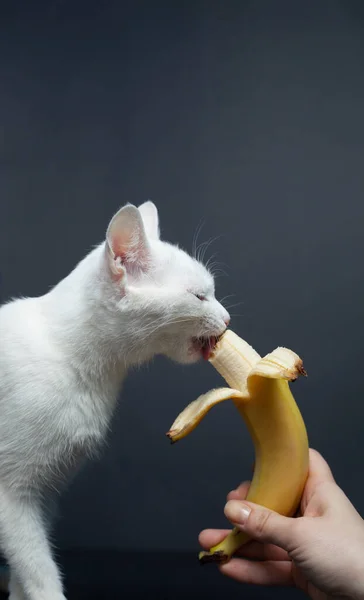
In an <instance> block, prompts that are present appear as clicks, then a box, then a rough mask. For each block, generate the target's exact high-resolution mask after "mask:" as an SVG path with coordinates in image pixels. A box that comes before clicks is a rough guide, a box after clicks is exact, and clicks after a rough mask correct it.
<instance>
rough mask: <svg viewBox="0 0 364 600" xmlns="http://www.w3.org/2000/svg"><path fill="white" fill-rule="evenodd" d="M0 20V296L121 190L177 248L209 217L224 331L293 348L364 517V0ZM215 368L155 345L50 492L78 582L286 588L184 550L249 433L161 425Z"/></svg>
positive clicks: (66, 266)
mask: <svg viewBox="0 0 364 600" xmlns="http://www.w3.org/2000/svg"><path fill="white" fill-rule="evenodd" d="M0 16H1V19H0V57H1V59H0V86H1V87H0V125H1V156H0V157H1V163H0V168H1V177H0V186H1V188H0V203H1V217H0V271H1V278H2V279H1V280H2V283H1V295H2V299H3V300H5V299H9V298H10V297H12V296H17V295H31V296H32V295H40V294H43V293H45V292H46V291H47V290H48V289H49V288H50V287H51V286H53V285H54V284H55V283H56V282H57V281H58V280H59V279H61V278H62V277H64V276H65V275H67V274H68V272H69V271H70V270H71V269H72V268H73V266H74V265H75V264H76V262H78V260H79V259H80V258H82V257H83V256H84V255H85V253H87V252H88V251H89V250H90V249H91V248H92V246H93V245H94V244H96V243H98V242H100V241H101V240H102V239H103V236H104V232H105V229H106V227H107V224H108V222H109V219H110V218H111V216H112V214H113V213H114V212H115V211H116V210H117V209H118V208H119V207H120V206H121V205H122V204H124V203H125V202H132V203H136V204H138V203H142V202H144V201H145V200H147V199H148V198H150V199H152V200H153V201H154V202H155V203H156V204H157V206H158V208H159V211H160V219H161V228H162V236H163V237H164V239H167V240H169V241H172V242H178V243H179V244H180V245H182V246H183V247H185V248H186V249H188V250H191V249H192V240H193V236H194V234H195V232H196V229H197V227H198V225H199V224H200V222H201V221H203V222H204V226H203V229H202V232H201V234H200V236H199V241H200V242H202V241H205V240H207V239H209V238H211V237H215V236H221V237H219V238H218V239H217V240H216V241H215V242H214V243H213V244H212V246H211V248H210V249H209V251H208V256H209V255H210V254H211V253H215V252H217V258H218V260H221V261H222V262H223V263H224V265H225V267H224V268H225V270H226V271H227V276H223V277H222V278H219V279H218V284H217V292H218V296H220V297H221V296H225V295H227V294H234V296H233V297H232V298H231V299H230V300H229V302H230V301H231V302H230V303H231V304H235V303H236V302H239V303H241V304H240V305H239V306H236V307H234V308H232V309H231V313H232V314H233V315H235V316H234V317H233V320H232V323H231V327H232V328H233V329H234V330H235V331H236V332H237V333H238V334H239V335H241V336H243V337H244V338H245V339H246V340H247V341H249V342H250V343H251V344H252V345H253V346H254V347H255V348H256V349H257V350H258V351H259V352H260V353H261V354H264V353H267V352H269V351H271V350H272V349H273V348H275V347H276V346H278V345H285V346H288V347H290V348H292V349H293V350H295V351H296V352H297V353H298V354H300V355H301V356H302V357H303V359H304V362H305V366H306V369H307V370H308V373H309V377H308V379H307V380H301V381H300V382H299V383H296V384H295V388H294V392H295V397H296V399H297V401H298V403H299V406H300V408H301V410H302V413H303V416H304V418H305V420H306V424H307V428H308V432H309V437H310V443H311V445H312V446H313V447H315V448H317V449H318V450H320V451H321V452H322V453H323V455H324V456H325V457H326V459H327V460H328V461H329V463H330V465H331V467H332V469H333V471H334V474H335V476H336V478H337V481H338V482H339V484H340V485H341V486H342V487H343V488H344V490H345V491H346V493H347V494H348V495H349V496H350V498H351V499H352V501H353V502H354V504H355V505H356V506H357V508H358V509H359V510H360V511H361V513H362V514H364V493H363V477H362V475H363V458H364V441H363V434H362V431H363V427H362V423H363V418H364V403H363V397H364V389H363V388H364V386H363V378H362V371H363V366H362V356H363V352H362V323H363V317H364V314H363V312H364V302H363V292H364V284H363V274H362V272H363V266H362V264H363V250H364V241H363V233H362V232H363V224H364V199H363V192H364V168H363V150H364V118H363V106H364V83H363V73H364V37H363V34H364V5H363V3H362V2H361V1H360V0H358V1H350V0H342V1H339V0H327V1H309V0H302V1H298V0H296V1H295V2H292V1H290V0H286V1H283V0H277V1H275V2H273V1H266V2H264V1H260V0H256V1H244V0H240V1H233V0H230V1H223V0H221V1H213V0H210V1H207V0H206V1H202V0H193V1H192V0H191V1H186V2H181V1H175V2H168V1H145V2H141V1H138V0H135V1H133V2H126V1H124V2H123V1H117V0H104V1H100V2H96V1H90V0H89V1H80V0H75V1H73V2H72V1H71V0H63V1H62V0H58V1H56V0H54V1H51V0H49V1H48V2H46V1H43V2H42V1H38V2H35V1H32V2H24V3H22V2H19V1H14V2H10V1H8V2H2V3H1V9H0ZM218 383H220V379H219V377H218V376H217V375H216V373H215V372H214V371H213V370H212V369H211V368H209V367H208V365H206V364H199V365H197V366H193V367H179V366H175V365H173V364H171V363H169V362H168V363H167V361H165V360H163V359H159V360H157V361H155V362H154V363H153V364H152V365H150V366H148V367H146V368H144V369H143V370H142V371H141V372H138V373H134V374H133V375H131V376H130V377H129V379H128V381H127V384H126V386H125V390H124V393H123V399H122V401H121V402H120V405H119V409H118V413H117V415H116V417H115V420H114V425H113V432H112V435H111V437H110V439H109V444H108V448H107V449H106V450H105V452H104V454H103V457H102V459H101V460H100V461H99V462H97V463H93V464H89V465H88V467H87V468H86V469H85V470H84V471H83V473H82V474H81V475H80V476H79V477H78V479H77V480H76V482H75V483H74V484H73V485H72V487H71V488H70V490H69V491H68V492H67V493H66V494H65V495H64V496H63V499H62V505H61V509H62V519H61V521H60V524H59V526H58V529H57V535H56V544H57V546H58V547H59V548H60V549H61V550H62V551H63V552H64V553H65V556H66V557H67V558H65V561H66V562H65V564H66V577H69V578H70V581H71V583H70V586H71V587H70V589H71V592H70V598H71V594H72V593H73V594H74V595H73V596H72V597H76V594H79V595H77V597H81V596H82V594H84V595H83V596H82V597H85V598H86V597H87V598H91V597H96V590H98V589H101V587H102V586H105V587H104V590H103V593H102V594H101V596H102V597H106V596H109V597H114V596H113V594H115V597H118V592H119V591H120V590H123V593H125V592H126V597H132V595H133V594H136V595H138V594H139V592H140V593H146V594H148V595H149V597H152V598H154V597H155V598H159V599H161V598H175V597H182V594H185V593H186V592H187V591H188V593H189V594H190V595H191V594H193V591H194V590H197V589H198V590H199V592H198V596H199V597H200V598H202V597H208V596H209V597H215V596H214V594H216V597H217V595H219V594H220V595H221V593H222V594H223V595H224V597H225V598H228V597H229V598H230V597H231V598H238V597H240V596H243V595H244V594H245V595H246V596H247V597H256V598H262V597H266V598H273V597H277V598H278V597H281V598H283V597H289V598H293V597H296V594H295V593H294V592H293V591H292V590H288V591H287V594H285V593H284V592H283V591H282V590H261V589H256V588H252V589H250V588H248V589H246V588H244V587H242V586H238V585H235V584H233V583H231V582H230V581H228V580H227V579H225V578H223V577H222V576H220V575H219V574H218V573H217V571H216V569H215V568H211V569H210V568H208V567H206V568H204V569H201V568H200V567H199V566H198V564H197V559H196V553H197V552H198V550H199V548H198V543H197V536H198V533H199V531H200V530H201V529H202V528H204V527H206V526H207V527H209V526H218V527H219V526H225V524H226V521H225V519H224V516H223V505H224V502H225V495H226V493H227V492H228V491H229V490H230V489H232V488H233V487H234V486H236V485H237V484H238V483H239V482H240V481H241V480H242V479H245V478H247V477H249V476H250V474H251V464H252V461H253V447H252V444H251V441H250V439H249V437H248V434H247V432H246V431H245V429H244V426H243V425H242V423H241V422H240V420H239V418H237V416H236V411H235V410H234V407H233V406H232V405H229V404H224V405H221V406H220V407H216V408H215V409H214V410H213V411H212V412H211V414H210V415H209V417H208V418H207V419H206V420H205V421H204V422H203V424H202V425H201V426H200V427H199V429H198V431H196V432H195V433H194V434H193V435H191V437H190V438H188V439H186V440H185V441H184V442H181V443H180V444H178V445H176V446H173V447H172V446H170V445H169V443H168V442H167V439H166V437H165V432H166V431H167V429H168V428H169V426H170V425H171V423H172V422H173V420H174V418H175V417H176V415H177V414H178V412H179V411H180V410H182V408H183V407H184V406H185V405H186V404H187V403H188V402H189V401H191V400H192V399H194V398H195V397H196V396H197V395H198V394H200V393H201V392H203V391H206V390H208V389H210V388H211V387H213V385H215V384H218ZM71 549H73V551H75V552H76V553H75V554H69V552H68V553H67V552H66V551H70V550H71ZM77 550H78V551H79V552H81V550H82V553H78V554H77ZM86 550H87V551H88V552H87V553H86ZM118 552H124V553H128V554H120V555H119V554H117V553H118ZM172 553H175V554H172ZM178 553H183V554H181V555H180V554H178ZM133 557H134V558H133ZM67 561H68V562H67ZM67 565H68V566H67ZM87 568H91V570H92V572H91V573H89V574H88V575H87V576H86V574H85V573H86V570H87ZM83 569H84V570H83ZM82 573H83V575H82ZM98 576H99V577H98ZM174 576H175V577H177V579H178V585H177V586H176V584H173V583H172V578H173V577H174ZM97 577H98V578H97ZM91 580H92V582H93V584H92V591H91V588H90V589H89V591H87V586H86V584H87V582H90V581H91ZM72 585H73V586H74V587H73V588H72ZM113 586H114V587H113ZM113 589H114V591H112V590H113ZM72 590H74V591H73V592H72ZM76 590H78V591H76ZM131 590H133V592H132V591H131ZM97 593H98V592H97ZM179 593H180V594H181V596H179V595H178V594H179ZM229 594H230V595H229ZM133 597H134V596H133ZM297 597H299V594H298V593H297Z"/></svg>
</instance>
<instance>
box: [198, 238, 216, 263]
mask: <svg viewBox="0 0 364 600" xmlns="http://www.w3.org/2000/svg"><path fill="white" fill-rule="evenodd" d="M221 237H222V236H221V235H217V236H215V237H213V238H210V239H209V240H207V241H206V242H202V244H200V245H199V246H198V249H197V260H198V261H199V262H202V263H203V261H204V258H205V254H206V252H207V250H208V248H209V247H210V246H211V244H213V242H215V241H216V240H218V239H219V238H221Z"/></svg>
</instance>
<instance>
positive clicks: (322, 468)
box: [309, 448, 335, 485]
mask: <svg viewBox="0 0 364 600" xmlns="http://www.w3.org/2000/svg"><path fill="white" fill-rule="evenodd" d="M309 461H310V462H309V481H310V483H313V484H316V485H317V483H321V482H322V481H330V482H331V483H335V479H334V476H333V474H332V471H331V469H330V467H329V465H328V464H327V462H326V460H325V459H324V457H323V456H322V455H321V454H320V453H319V452H317V450H314V449H313V448H310V450H309Z"/></svg>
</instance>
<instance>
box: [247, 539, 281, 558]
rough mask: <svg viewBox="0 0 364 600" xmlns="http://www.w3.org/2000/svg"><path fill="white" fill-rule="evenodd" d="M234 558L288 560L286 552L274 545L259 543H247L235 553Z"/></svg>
mask: <svg viewBox="0 0 364 600" xmlns="http://www.w3.org/2000/svg"><path fill="white" fill-rule="evenodd" d="M236 556H241V557H242V558H250V559H251V560H275V561H278V560H285V561H287V560H290V558H289V556H288V554H287V552H286V551H285V550H283V549H282V548H279V547H278V546H275V545H274V544H261V543H260V542H255V541H252V542H248V543H247V544H244V546H242V547H241V548H240V550H238V552H237V553H236Z"/></svg>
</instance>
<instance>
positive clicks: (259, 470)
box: [167, 329, 309, 563]
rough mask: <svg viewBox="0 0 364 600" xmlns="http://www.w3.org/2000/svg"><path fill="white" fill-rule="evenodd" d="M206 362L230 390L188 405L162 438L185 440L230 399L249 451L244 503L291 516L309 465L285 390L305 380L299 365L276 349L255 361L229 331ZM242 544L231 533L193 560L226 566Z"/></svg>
mask: <svg viewBox="0 0 364 600" xmlns="http://www.w3.org/2000/svg"><path fill="white" fill-rule="evenodd" d="M208 360H209V362H210V363H211V364H212V365H213V366H214V367H215V369H216V370H217V371H218V372H219V373H220V375H221V376H222V377H223V378H224V379H225V381H226V382H227V384H228V386H230V387H224V388H219V389H213V390H211V391H209V392H207V393H206V394H203V395H201V396H200V397H199V398H197V399H196V400H194V401H193V402H191V404H189V405H188V406H187V407H186V408H185V409H184V410H183V411H182V412H181V413H180V415H179V416H178V417H177V419H176V420H175V421H174V423H173V425H172V426H171V428H170V430H169V431H168V432H167V436H168V437H169V439H170V440H171V442H176V441H178V440H180V439H182V438H184V437H186V436H187V435H188V434H189V433H191V431H193V430H194V429H195V428H196V427H197V425H198V424H199V423H200V422H201V421H202V419H203V418H204V417H205V416H206V414H207V413H208V412H209V410H210V409H211V408H212V407H213V406H215V405H216V404H218V403H219V402H223V401H224V400H229V399H230V400H232V401H233V402H234V404H235V406H236V408H237V409H238V411H239V413H240V415H241V417H242V418H243V419H244V421H245V423H246V426H247V428H248V431H249V433H250V435H251V438H252V441H253V444H254V449H255V466H254V474H253V478H252V482H251V486H250V488H249V492H248V495H247V498H246V500H248V501H251V502H255V503H256V504H260V505H261V506H265V507H267V508H269V509H271V510H274V511H276V512H278V513H280V514H282V515H285V516H293V515H294V514H295V513H296V511H297V509H298V506H299V503H300V500H301V496H302V492H303V488H304V485H305V482H306V479H307V474H308V460H309V444H308V438H307V432H306V427H305V424H304V421H303V418H302V415H301V413H300V411H299V409H298V407H297V404H296V402H295V400H294V397H293V395H292V393H291V390H290V386H289V382H291V381H294V380H296V379H297V378H298V377H299V375H306V372H305V370H304V368H303V363H302V360H301V359H300V357H299V356H298V355H297V354H295V353H294V352H292V351H291V350H289V349H287V348H277V349H276V350H274V351H273V352H272V353H270V354H267V355H266V356H265V357H264V358H261V357H260V356H259V354H258V353H257V352H256V351H255V350H254V349H253V348H252V347H251V346H250V345H249V344H248V343H247V342H245V341H244V340H243V339H242V338H240V337H239V336H238V335H236V334H235V333H234V332H233V331H232V330H230V329H228V330H227V331H226V332H225V333H224V335H223V336H222V337H221V338H220V340H219V341H218V342H217V344H216V346H215V348H214V349H213V351H212V353H211V355H210V357H209V358H208ZM247 541H249V537H248V536H247V535H246V534H245V533H243V532H241V531H240V530H238V529H237V528H234V529H232V531H230V533H229V534H228V535H227V536H226V537H225V539H224V540H223V541H222V542H220V543H219V544H217V545H216V546H214V547H212V548H210V550H209V551H208V552H200V554H199V559H200V561H201V563H206V562H218V563H224V562H227V561H229V560H230V559H231V557H232V556H233V555H234V554H235V553H236V552H237V550H238V549H239V548H241V546H242V545H243V544H245V543H246V542H247Z"/></svg>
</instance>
